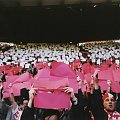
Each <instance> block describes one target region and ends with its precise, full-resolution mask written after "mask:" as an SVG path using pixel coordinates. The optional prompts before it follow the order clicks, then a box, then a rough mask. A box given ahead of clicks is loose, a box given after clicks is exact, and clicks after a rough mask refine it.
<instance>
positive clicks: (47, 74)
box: [34, 68, 50, 79]
mask: <svg viewBox="0 0 120 120" xmlns="http://www.w3.org/2000/svg"><path fill="white" fill-rule="evenodd" d="M49 77H50V70H49V69H47V68H45V69H41V70H38V73H37V75H36V76H35V77H34V78H35V79H39V78H49Z"/></svg>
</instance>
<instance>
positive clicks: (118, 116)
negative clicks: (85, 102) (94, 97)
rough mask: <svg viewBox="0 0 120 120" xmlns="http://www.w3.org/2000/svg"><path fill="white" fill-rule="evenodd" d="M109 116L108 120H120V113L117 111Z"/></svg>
mask: <svg viewBox="0 0 120 120" xmlns="http://www.w3.org/2000/svg"><path fill="white" fill-rule="evenodd" d="M107 114H108V120H120V113H118V112H117V111H115V112H113V113H112V114H109V113H107Z"/></svg>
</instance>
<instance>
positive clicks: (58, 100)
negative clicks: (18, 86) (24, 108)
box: [34, 92, 70, 109]
mask: <svg viewBox="0 0 120 120" xmlns="http://www.w3.org/2000/svg"><path fill="white" fill-rule="evenodd" d="M34 107H36V108H47V109H61V108H70V94H66V93H64V92H61V93H38V94H37V95H35V96H34Z"/></svg>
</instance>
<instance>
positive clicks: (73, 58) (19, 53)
mask: <svg viewBox="0 0 120 120" xmlns="http://www.w3.org/2000/svg"><path fill="white" fill-rule="evenodd" d="M8 48H9V49H4V50H3V49H2V50H1V51H0V120H120V78H119V77H120V43H116V42H113V41H109V42H92V43H86V44H84V45H81V46H78V45H73V44H52V43H51V44H47V43H41V44H26V45H23V44H19V45H13V46H12V47H8ZM53 79H54V80H53ZM60 81H62V82H60ZM55 96H57V97H58V98H59V97H60V96H62V97H61V98H59V99H60V101H59V99H56V98H55ZM63 98H65V99H63ZM51 100H52V101H51ZM62 100H63V102H62ZM49 103H50V104H49ZM65 103H66V104H65Z"/></svg>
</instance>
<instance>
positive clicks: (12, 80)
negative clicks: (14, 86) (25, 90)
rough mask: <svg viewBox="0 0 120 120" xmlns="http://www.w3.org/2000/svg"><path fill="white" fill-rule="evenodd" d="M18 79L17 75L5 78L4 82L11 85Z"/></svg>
mask: <svg viewBox="0 0 120 120" xmlns="http://www.w3.org/2000/svg"><path fill="white" fill-rule="evenodd" d="M18 77H19V76H18V75H13V76H7V77H6V78H7V79H6V82H9V83H13V82H14V81H15V80H16V79H17V78H18Z"/></svg>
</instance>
